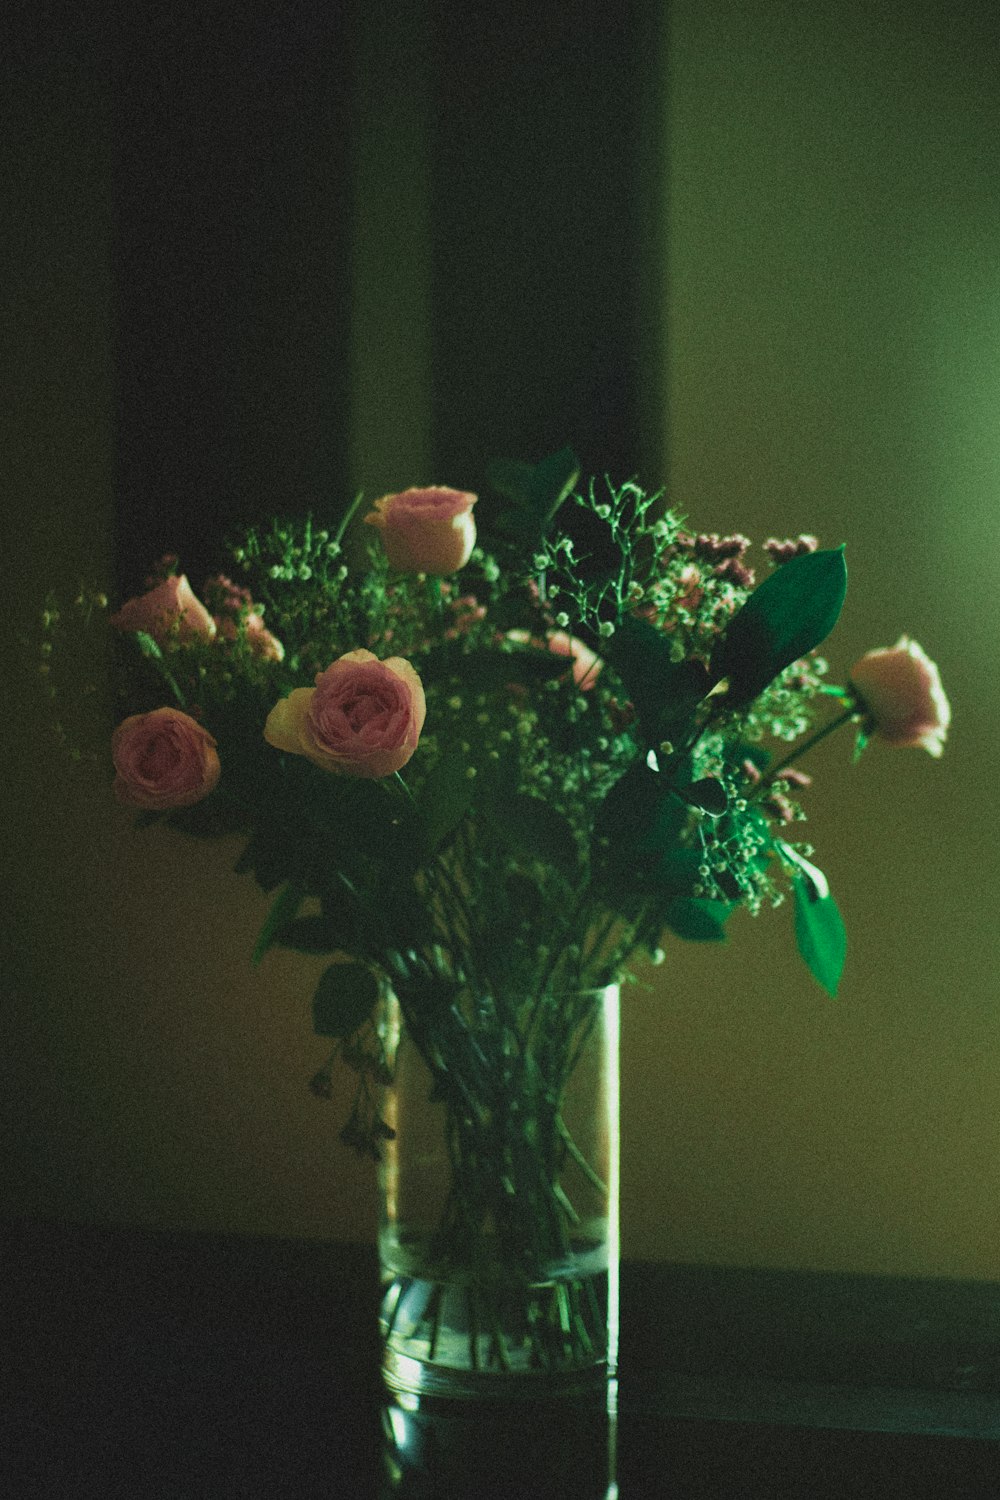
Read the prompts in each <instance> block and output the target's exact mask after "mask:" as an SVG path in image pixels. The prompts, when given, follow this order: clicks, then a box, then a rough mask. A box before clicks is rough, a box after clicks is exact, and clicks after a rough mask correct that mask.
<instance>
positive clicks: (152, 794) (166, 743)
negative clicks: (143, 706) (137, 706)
mask: <svg viewBox="0 0 1000 1500" xmlns="http://www.w3.org/2000/svg"><path fill="white" fill-rule="evenodd" d="M111 757H112V759H113V761H114V763H115V770H116V771H117V773H118V774H117V776H116V777H115V795H116V796H117V798H118V800H119V801H120V802H124V803H127V804H128V805H129V806H130V807H145V808H152V809H156V810H163V809H165V808H171V807H191V806H192V805H193V804H194V803H195V802H200V801H201V800H202V798H204V797H207V796H208V794H209V792H210V791H212V789H213V788H214V787H215V784H216V782H217V781H218V779H219V770H220V767H219V757H218V755H217V754H216V750H215V740H214V739H213V738H212V736H211V735H210V734H209V732H208V730H207V729H205V728H204V727H203V726H202V725H201V724H199V723H198V722H197V720H195V719H192V718H191V716H190V715H189V714H185V713H181V711H180V709H178V708H154V709H153V710H152V712H151V713H146V714H133V715H132V716H131V718H128V719H124V720H123V721H122V723H121V724H119V725H118V728H117V729H116V730H115V732H114V734H113V735H112V736H111Z"/></svg>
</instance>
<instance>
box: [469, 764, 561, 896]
mask: <svg viewBox="0 0 1000 1500" xmlns="http://www.w3.org/2000/svg"><path fill="white" fill-rule="evenodd" d="M497 786H498V787H502V782H498V783H497ZM479 806H480V808H481V811H482V812H483V814H484V816H485V817H486V818H487V819H488V820H489V822H490V824H491V825H492V827H493V830H494V832H495V833H496V834H498V835H499V837H500V838H501V839H502V840H503V841H504V843H505V844H507V846H508V847H509V848H510V849H511V850H512V851H513V853H515V854H520V855H524V856H525V857H527V858H528V859H536V860H541V861H542V863H543V864H548V865H552V866H553V867H554V868H555V869H556V870H558V871H559V872H560V873H561V874H563V875H566V876H572V875H574V874H575V873H576V871H577V870H578V868H579V864H580V851H579V848H578V846H577V842H576V837H575V835H574V833H573V829H572V828H571V827H570V824H569V823H568V822H567V820H566V819H565V818H564V817H563V815H562V813H560V812H557V811H556V809H555V808H554V807H553V806H552V804H551V803H550V802H544V801H543V800H542V799H541V797H532V796H529V795H528V794H527V793H525V792H516V793H514V794H513V795H512V796H509V797H504V796H500V797H499V798H495V797H492V796H491V797H490V798H489V799H488V800H487V801H484V802H480V804H479Z"/></svg>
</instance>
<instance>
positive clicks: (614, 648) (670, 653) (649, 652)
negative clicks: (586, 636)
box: [604, 615, 712, 745]
mask: <svg viewBox="0 0 1000 1500" xmlns="http://www.w3.org/2000/svg"><path fill="white" fill-rule="evenodd" d="M604 656H605V658H606V660H607V661H608V662H609V663H610V665H611V666H612V667H613V668H614V670H615V671H616V672H617V674H618V676H619V677H620V678H621V680H622V683H623V685H624V688H625V692H626V694H627V696H628V699H629V701H630V702H631V703H632V704H633V706H634V707H635V710H636V712H637V714H638V716H639V726H640V729H641V732H642V735H643V738H644V740H645V742H646V744H647V745H659V744H660V743H661V742H662V741H663V740H669V739H671V738H673V737H674V736H675V735H677V734H678V731H679V732H680V734H681V735H683V734H684V731H685V728H686V727H687V725H688V724H689V722H690V720H691V717H692V714H693V712H694V710H695V709H696V708H697V706H698V704H699V703H701V701H702V700H703V699H704V698H705V696H706V695H707V693H708V692H709V689H710V688H711V686H712V679H711V677H710V676H709V673H708V669H707V667H706V666H705V664H704V662H701V661H698V660H697V659H687V658H685V659H682V660H680V661H678V660H676V658H675V653H674V644H673V642H672V640H671V639H670V637H669V636H667V635H664V633H663V632H662V631H661V630H657V629H656V627H655V626H654V625H652V624H651V623H650V622H649V621H648V620H644V619H641V618H639V617H638V616H636V615H628V616H626V618H625V619H624V620H623V621H622V622H621V624H620V625H619V626H618V627H617V629H616V630H615V633H614V635H612V636H611V638H610V639H609V640H608V643H607V645H606V646H605V647H604Z"/></svg>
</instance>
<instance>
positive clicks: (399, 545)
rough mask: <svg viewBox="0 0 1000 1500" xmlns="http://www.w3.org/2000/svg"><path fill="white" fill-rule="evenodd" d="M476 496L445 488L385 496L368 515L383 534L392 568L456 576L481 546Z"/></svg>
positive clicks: (367, 517)
mask: <svg viewBox="0 0 1000 1500" xmlns="http://www.w3.org/2000/svg"><path fill="white" fill-rule="evenodd" d="M476 498H477V497H476V496H475V495H471V494H469V493H468V491H466V490H450V489H448V488H446V487H445V486H444V485H430V486H429V487H428V488H426V489H409V490H403V491H402V492H401V493H400V494H398V495H383V496H382V498H381V500H376V501H375V509H374V510H370V511H369V512H368V514H367V515H366V516H365V523H366V525H368V526H374V527H376V528H377V529H378V531H379V532H380V533H381V536H382V544H383V546H384V547H385V555H386V557H387V558H388V559H389V565H390V567H393V568H398V569H399V570H400V572H403V573H434V574H442V573H454V572H456V571H457V570H458V569H459V568H464V567H465V564H466V563H467V562H468V561H469V558H470V557H471V555H472V549H473V547H474V546H475V544H476V523H475V520H474V519H473V516H472V507H473V506H474V505H475V503H476Z"/></svg>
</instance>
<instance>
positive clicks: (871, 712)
mask: <svg viewBox="0 0 1000 1500" xmlns="http://www.w3.org/2000/svg"><path fill="white" fill-rule="evenodd" d="M850 684H851V687H852V688H853V689H854V691H855V693H856V694H857V696H858V698H859V699H860V701H861V705H862V707H863V708H865V709H866V710H867V713H868V716H869V720H870V723H871V730H872V733H873V734H876V735H878V737H879V739H881V740H884V741H885V743H886V744H887V745H893V746H895V747H897V748H899V749H907V748H909V747H911V746H916V747H918V748H920V749H922V750H929V751H930V753H931V755H940V754H941V751H942V750H943V749H944V742H945V738H946V736H947V733H948V725H949V724H950V723H951V706H950V704H949V702H948V699H947V698H946V697H945V694H944V689H943V688H942V686H941V677H940V674H939V672H938V669H937V667H936V666H935V665H934V663H933V662H932V661H931V660H930V658H929V657H928V656H927V655H926V654H925V653H924V652H923V651H922V650H921V648H920V647H919V646H918V645H917V643H916V641H911V640H910V638H909V636H905V635H901V636H900V638H899V640H898V641H897V642H896V644H895V646H891V647H885V648H883V649H882V650H879V651H869V652H867V653H866V654H865V655H864V656H863V657H862V658H861V660H860V661H858V662H856V663H855V664H854V666H853V667H852V668H851V672H850Z"/></svg>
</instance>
